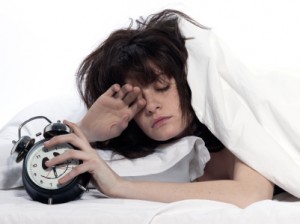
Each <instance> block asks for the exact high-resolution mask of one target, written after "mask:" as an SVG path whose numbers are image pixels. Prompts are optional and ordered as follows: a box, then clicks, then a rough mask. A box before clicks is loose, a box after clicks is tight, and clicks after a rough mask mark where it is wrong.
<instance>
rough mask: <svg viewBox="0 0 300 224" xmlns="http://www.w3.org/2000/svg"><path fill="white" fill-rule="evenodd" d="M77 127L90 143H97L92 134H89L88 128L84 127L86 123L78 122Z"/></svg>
mask: <svg viewBox="0 0 300 224" xmlns="http://www.w3.org/2000/svg"><path fill="white" fill-rule="evenodd" d="M76 125H77V126H78V127H79V129H80V130H81V132H82V133H83V134H84V136H85V138H86V139H87V140H88V142H95V141H96V140H94V139H92V137H91V134H90V133H89V132H88V128H87V127H86V126H85V125H84V123H83V122H82V121H79V122H77V123H76Z"/></svg>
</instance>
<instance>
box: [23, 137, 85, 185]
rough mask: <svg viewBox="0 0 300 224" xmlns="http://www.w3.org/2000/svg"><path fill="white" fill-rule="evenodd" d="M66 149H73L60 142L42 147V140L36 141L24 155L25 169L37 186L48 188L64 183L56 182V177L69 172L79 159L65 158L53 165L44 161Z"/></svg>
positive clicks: (58, 177)
mask: <svg viewBox="0 0 300 224" xmlns="http://www.w3.org/2000/svg"><path fill="white" fill-rule="evenodd" d="M68 150H74V149H73V148H72V146H71V145H69V144H62V145H59V146H56V147H54V148H51V149H47V148H45V147H44V141H43V140H42V141H40V142H38V143H37V144H36V145H35V146H34V147H33V148H32V149H31V150H30V151H29V153H28V155H27V156H26V161H25V162H26V165H25V167H26V170H27V173H28V176H29V178H30V179H31V180H32V181H33V182H34V183H35V184H36V185H38V186H39V187H41V188H44V189H49V190H55V189H58V188H61V187H63V186H65V185H67V184H68V183H66V184H64V185H60V184H59V183H58V179H60V178H62V177H63V176H64V175H66V174H67V173H69V172H70V171H71V170H72V169H73V168H74V167H76V166H78V165H79V163H80V162H79V160H74V159H71V160H67V161H65V162H63V163H60V164H57V165H55V166H53V167H47V166H46V164H45V163H46V161H48V160H51V159H52V158H54V157H56V156H58V155H61V154H63V153H64V152H66V151H68Z"/></svg>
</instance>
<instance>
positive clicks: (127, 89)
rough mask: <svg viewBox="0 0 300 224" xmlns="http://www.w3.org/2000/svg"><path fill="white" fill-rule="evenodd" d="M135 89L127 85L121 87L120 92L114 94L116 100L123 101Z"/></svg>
mask: <svg viewBox="0 0 300 224" xmlns="http://www.w3.org/2000/svg"><path fill="white" fill-rule="evenodd" d="M132 89H133V87H132V85H130V84H125V85H123V86H122V87H121V89H120V91H118V92H116V93H115V94H114V98H115V99H123V98H124V97H125V96H126V95H127V94H128V93H129V92H131V91H132Z"/></svg>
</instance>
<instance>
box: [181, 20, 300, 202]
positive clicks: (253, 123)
mask: <svg viewBox="0 0 300 224" xmlns="http://www.w3.org/2000/svg"><path fill="white" fill-rule="evenodd" d="M181 30H182V31H183V33H184V35H185V36H186V37H194V39H192V40H188V41H187V42H186V46H187V48H188V52H189V58H188V80H189V84H190V86H191V89H192V94H193V100H192V104H193V107H194V109H195V111H196V113H197V116H198V118H199V120H200V121H202V122H203V123H204V124H206V125H207V126H208V128H209V129H210V130H211V131H212V132H213V133H214V134H215V135H216V136H217V137H218V138H219V139H220V140H221V141H222V142H223V143H224V144H225V145H226V146H227V147H228V149H229V150H231V151H232V152H233V153H234V154H235V155H236V156H237V157H238V158H240V159H241V160H242V161H244V162H245V163H246V164H248V165H250V166H251V167H252V168H254V169H256V170H258V171H259V172H260V173H262V174H263V175H264V176H266V177H267V178H268V179H269V180H271V181H272V182H274V183H275V184H277V185H279V186H280V187H282V188H284V189H285V190H286V191H288V192H290V193H292V194H293V195H295V196H297V197H300V187H299V186H300V178H299V171H300V89H299V87H300V72H299V73H296V72H293V73H292V72H280V71H277V72H269V73H259V72H254V71H251V70H249V69H247V68H246V67H244V66H243V64H242V63H240V62H239V61H238V60H237V59H236V58H235V57H234V56H232V55H231V53H230V51H229V50H228V49H227V48H226V47H225V45H224V44H223V43H222V42H221V41H220V40H219V39H218V38H217V37H216V35H214V33H213V32H211V31H209V30H203V29H199V28H197V27H195V26H194V25H192V24H190V23H188V22H187V21H185V20H182V21H181Z"/></svg>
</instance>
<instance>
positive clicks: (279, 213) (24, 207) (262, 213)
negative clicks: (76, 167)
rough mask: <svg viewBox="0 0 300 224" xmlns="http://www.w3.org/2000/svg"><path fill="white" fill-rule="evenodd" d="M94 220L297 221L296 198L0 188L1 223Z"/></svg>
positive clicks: (299, 204)
mask: <svg viewBox="0 0 300 224" xmlns="http://www.w3.org/2000/svg"><path fill="white" fill-rule="evenodd" d="M85 222H88V223H89V224H93V223H97V224H101V223H105V224H109V223H114V224H115V223H128V224H129V223H130V224H134V223H138V224H144V223H145V224H146V223H155V224H158V223H164V224H166V223H172V224H176V223H180V224H185V223H187V224H191V223H210V224H213V223H217V224H220V223H222V224H227V223H228V224H229V223H230V224H232V223H246V224H247V223H249V224H250V223H251V224H253V223H268V224H272V223H289V224H291V223H299V222H300V202H299V201H298V200H297V199H296V198H294V197H293V196H291V195H290V194H288V193H282V194H280V195H278V196H277V197H275V199H274V200H265V201H261V202H257V203H254V204H252V205H250V206H248V207H247V208H245V209H240V208H238V207H236V206H234V205H231V204H226V203H222V202H216V201H208V200H184V201H179V202H174V203H159V202H151V201H143V200H131V199H111V198H101V195H100V194H99V193H98V192H97V191H96V190H95V189H92V190H90V191H89V192H87V193H85V194H84V195H83V197H82V198H81V199H79V200H76V201H72V202H69V203H65V204H58V205H45V204H41V203H39V202H35V201H32V200H31V199H30V198H29V196H28V195H27V194H26V192H25V190H24V189H22V188H19V189H11V190H0V223H1V224H20V223H22V224H27V223H28V224H32V223H39V224H48V223H49V224H53V223H55V224H59V223H64V224H66V223H72V224H77V223H78V224H82V223H85Z"/></svg>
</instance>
